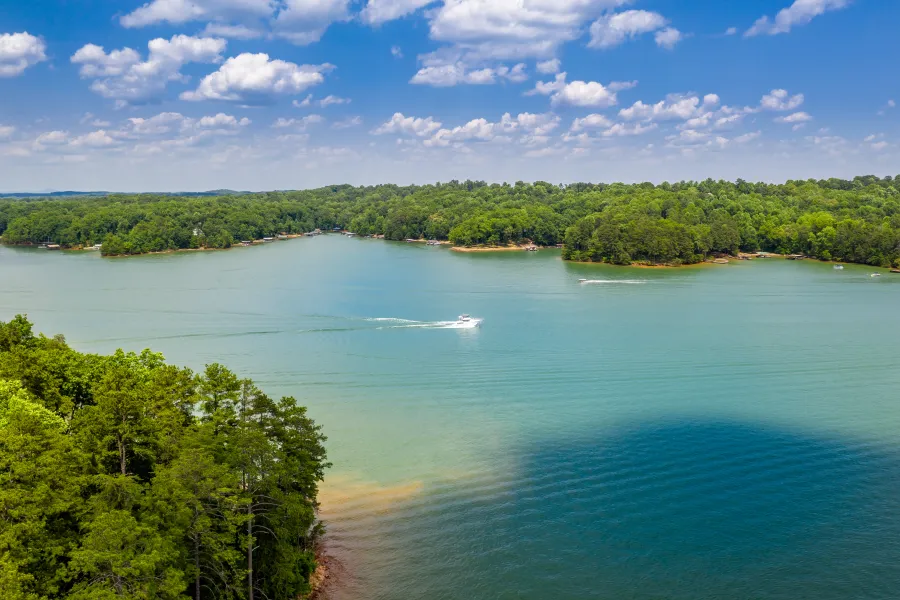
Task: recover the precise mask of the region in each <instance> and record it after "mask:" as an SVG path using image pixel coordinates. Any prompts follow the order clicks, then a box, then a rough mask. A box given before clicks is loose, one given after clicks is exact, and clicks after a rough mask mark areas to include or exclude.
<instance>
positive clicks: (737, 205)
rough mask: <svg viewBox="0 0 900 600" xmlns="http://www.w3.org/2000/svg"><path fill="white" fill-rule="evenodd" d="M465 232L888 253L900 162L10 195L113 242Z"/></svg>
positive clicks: (618, 243) (7, 210)
mask: <svg viewBox="0 0 900 600" xmlns="http://www.w3.org/2000/svg"><path fill="white" fill-rule="evenodd" d="M334 227H339V228H341V229H348V230H350V231H353V232H355V233H358V234H361V235H383V236H385V238H387V239H389V240H403V239H409V238H415V239H423V238H425V239H438V240H450V241H451V242H453V243H454V244H457V245H462V246H476V245H507V244H517V243H523V242H533V243H535V244H538V245H548V246H549V245H558V244H564V245H565V249H564V257H565V258H566V259H569V260H584V261H602V262H610V263H620V264H625V263H629V262H654V263H670V264H679V263H691V262H697V261H700V260H703V259H705V258H707V257H709V256H710V255H714V254H718V253H723V254H733V253H735V252H739V251H744V252H753V251H767V252H777V253H786V254H805V255H808V256H812V257H816V258H821V259H834V260H843V261H847V262H858V263H867V264H872V265H879V266H891V265H897V261H898V259H900V176H898V177H897V178H893V177H884V178H879V177H875V176H862V177H856V178H854V179H852V180H843V179H827V180H804V181H788V182H786V183H784V184H768V183H751V182H746V181H743V180H737V181H735V182H727V181H714V180H711V179H708V180H706V181H700V182H696V181H684V182H679V183H662V184H659V185H654V184H651V183H641V184H634V185H625V184H619V183H614V184H590V183H576V184H569V185H553V184H550V183H546V182H536V183H533V184H526V183H522V182H517V183H515V184H487V183H485V182H483V181H465V182H459V181H451V182H449V183H443V184H435V185H424V186H406V187H402V186H396V185H379V186H360V187H355V186H349V185H340V186H330V187H326V188H320V189H315V190H305V191H296V192H269V193H263V194H246V195H244V194H242V195H224V196H220V197H215V198H209V197H200V198H198V197H177V198H176V197H171V196H161V195H147V194H145V195H111V196H106V197H103V198H86V199H75V200H59V199H43V200H29V201H23V200H0V234H2V236H3V240H4V241H5V242H6V243H10V244H24V243H31V244H37V243H41V242H51V243H56V244H60V245H62V246H63V247H77V246H87V245H92V244H103V252H104V254H107V255H119V254H141V253H145V252H153V251H162V250H174V249H187V248H228V247H230V246H231V245H232V244H235V243H237V242H239V241H241V240H251V239H259V238H261V237H268V236H273V235H275V234H278V233H302V232H306V231H310V230H312V229H316V228H320V229H323V230H329V229H332V228H334Z"/></svg>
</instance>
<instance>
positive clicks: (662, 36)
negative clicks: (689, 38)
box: [653, 27, 684, 50]
mask: <svg viewBox="0 0 900 600" xmlns="http://www.w3.org/2000/svg"><path fill="white" fill-rule="evenodd" d="M653 39H654V40H655V41H656V45H657V46H659V47H660V48H665V49H666V50H671V49H672V48H674V47H675V46H676V45H678V42H680V41H681V40H683V39H684V34H682V33H681V32H680V31H678V30H677V29H675V28H674V27H666V28H665V29H660V30H659V31H657V32H656V35H654V36H653Z"/></svg>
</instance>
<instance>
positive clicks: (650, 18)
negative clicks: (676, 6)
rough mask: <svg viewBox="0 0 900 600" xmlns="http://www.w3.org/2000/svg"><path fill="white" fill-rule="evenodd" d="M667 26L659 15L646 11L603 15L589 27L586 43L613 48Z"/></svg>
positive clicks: (591, 45) (597, 46)
mask: <svg viewBox="0 0 900 600" xmlns="http://www.w3.org/2000/svg"><path fill="white" fill-rule="evenodd" d="M667 24H668V21H667V20H666V18H665V17H663V16H662V15H661V14H659V13H656V12H650V11H647V10H626V11H624V12H620V13H615V14H610V15H604V16H603V17H601V18H599V19H597V20H596V21H594V23H593V24H592V25H591V41H590V42H588V47H589V48H613V47H615V46H618V45H619V44H622V43H624V42H625V41H627V40H629V39H634V38H635V37H637V36H639V35H641V34H644V33H650V32H652V31H656V30H658V29H662V28H663V27H665V26H666V25H667ZM669 35H671V34H669ZM679 36H680V34H679ZM657 43H659V40H658V39H657ZM676 43H677V40H676ZM660 45H662V44H660ZM673 45H674V44H673Z"/></svg>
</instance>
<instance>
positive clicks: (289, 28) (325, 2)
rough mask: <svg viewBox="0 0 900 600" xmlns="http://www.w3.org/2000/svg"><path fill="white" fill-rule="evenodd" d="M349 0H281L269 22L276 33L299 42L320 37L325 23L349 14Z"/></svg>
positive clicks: (328, 23) (330, 22)
mask: <svg viewBox="0 0 900 600" xmlns="http://www.w3.org/2000/svg"><path fill="white" fill-rule="evenodd" d="M349 2H350V0H284V7H283V8H282V9H281V10H280V11H279V12H278V16H277V17H275V20H274V21H273V23H272V30H273V32H274V34H275V35H276V36H277V37H281V38H284V39H286V40H288V41H289V42H291V43H294V44H298V45H303V46H305V45H307V44H312V43H313V42H318V41H319V40H320V39H322V35H324V33H325V30H326V29H328V26H329V25H331V24H332V23H334V22H336V21H343V20H346V19H348V18H349V12H348V5H349Z"/></svg>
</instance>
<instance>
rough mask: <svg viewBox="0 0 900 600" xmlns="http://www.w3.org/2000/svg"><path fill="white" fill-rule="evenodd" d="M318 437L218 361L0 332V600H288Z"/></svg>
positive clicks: (312, 532)
mask: <svg viewBox="0 0 900 600" xmlns="http://www.w3.org/2000/svg"><path fill="white" fill-rule="evenodd" d="M324 441H325V437H324V436H323V435H322V432H321V430H320V428H319V427H318V426H317V425H316V424H315V423H314V422H313V421H312V420H311V419H310V418H309V417H308V416H307V414H306V409H305V408H303V407H300V406H298V405H297V404H296V402H295V401H294V400H293V399H292V398H282V399H281V400H275V399H273V398H269V397H268V396H266V395H265V394H264V393H263V392H262V391H260V390H259V389H258V388H256V387H255V386H254V385H253V383H252V382H251V381H249V380H246V379H240V378H239V377H238V376H237V375H235V374H234V373H232V372H230V371H228V370H227V369H226V368H224V367H222V366H221V365H218V364H212V365H209V366H207V367H206V369H205V370H204V371H203V372H202V373H199V374H197V373H192V372H191V371H190V370H187V369H183V368H178V367H175V366H172V365H169V364H166V362H165V361H164V359H163V357H162V356H161V355H159V354H155V353H152V352H150V351H148V350H145V351H144V352H142V353H140V354H135V353H125V352H122V351H121V350H120V351H118V352H116V353H115V354H113V355H111V356H99V355H93V354H82V353H79V352H76V351H75V350H73V349H71V348H70V347H69V346H68V345H67V344H66V341H65V339H64V338H63V337H62V336H56V337H53V338H48V337H44V336H42V335H35V334H34V333H33V331H32V325H31V323H30V322H29V321H28V320H27V319H26V318H25V317H23V316H17V317H15V318H14V319H12V320H11V321H9V322H6V323H3V322H0V598H3V599H4V600H50V599H59V598H63V599H66V600H106V599H110V600H112V599H128V600H154V599H162V600H170V599H171V600H174V599H179V600H181V599H184V600H187V599H190V598H193V599H194V600H201V599H203V600H213V599H215V600H218V599H229V600H253V599H264V598H303V597H305V595H306V594H307V593H308V592H309V577H310V574H311V573H313V571H314V569H315V568H316V560H315V552H314V550H315V545H316V541H317V537H318V536H319V535H320V534H321V533H322V529H323V528H322V525H321V524H320V522H319V521H318V519H317V517H316V508H317V504H316V496H317V490H318V484H319V482H320V481H322V478H323V476H324V471H325V469H326V468H327V467H328V466H329V465H328V464H327V462H326V456H325V450H324V448H323V443H324Z"/></svg>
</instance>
